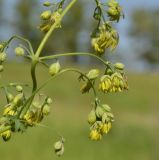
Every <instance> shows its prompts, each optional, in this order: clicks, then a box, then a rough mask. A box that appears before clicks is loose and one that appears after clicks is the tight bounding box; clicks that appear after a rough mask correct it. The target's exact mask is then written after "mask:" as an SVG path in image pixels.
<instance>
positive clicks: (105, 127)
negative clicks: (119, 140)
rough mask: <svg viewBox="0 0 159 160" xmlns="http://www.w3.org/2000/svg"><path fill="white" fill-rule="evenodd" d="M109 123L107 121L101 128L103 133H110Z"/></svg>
mask: <svg viewBox="0 0 159 160" xmlns="http://www.w3.org/2000/svg"><path fill="white" fill-rule="evenodd" d="M108 131H109V130H108V125H107V124H106V123H105V124H103V125H102V128H101V133H102V134H103V133H106V134H107V133H108Z"/></svg>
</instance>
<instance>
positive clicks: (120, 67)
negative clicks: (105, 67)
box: [114, 62, 125, 70]
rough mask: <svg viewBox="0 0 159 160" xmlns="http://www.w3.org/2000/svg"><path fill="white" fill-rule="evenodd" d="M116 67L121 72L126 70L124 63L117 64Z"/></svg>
mask: <svg viewBox="0 0 159 160" xmlns="http://www.w3.org/2000/svg"><path fill="white" fill-rule="evenodd" d="M114 67H115V68H116V69H119V70H123V69H124V68H125V65H124V64H123V63H119V62H118V63H115V65H114Z"/></svg>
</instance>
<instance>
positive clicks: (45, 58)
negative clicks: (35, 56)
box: [40, 52, 110, 66]
mask: <svg viewBox="0 0 159 160" xmlns="http://www.w3.org/2000/svg"><path fill="white" fill-rule="evenodd" d="M78 55H79V56H80V55H81V56H90V57H95V58H96V59H98V60H99V61H101V62H102V63H103V64H104V65H106V66H109V64H110V62H108V61H105V60H103V59H102V58H100V57H99V56H97V55H95V54H92V53H84V52H76V53H62V54H56V55H52V56H45V57H40V60H50V59H56V58H58V57H62V56H78Z"/></svg>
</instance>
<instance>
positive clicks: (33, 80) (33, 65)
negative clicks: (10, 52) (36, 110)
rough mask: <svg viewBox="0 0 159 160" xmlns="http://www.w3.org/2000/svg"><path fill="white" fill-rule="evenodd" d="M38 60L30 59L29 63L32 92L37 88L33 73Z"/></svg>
mask: <svg viewBox="0 0 159 160" xmlns="http://www.w3.org/2000/svg"><path fill="white" fill-rule="evenodd" d="M37 63H38V61H36V60H34V59H33V60H32V64H31V77H32V83H33V88H32V93H33V92H34V91H35V90H36V89H37V80H36V74H35V69H36V65H37Z"/></svg>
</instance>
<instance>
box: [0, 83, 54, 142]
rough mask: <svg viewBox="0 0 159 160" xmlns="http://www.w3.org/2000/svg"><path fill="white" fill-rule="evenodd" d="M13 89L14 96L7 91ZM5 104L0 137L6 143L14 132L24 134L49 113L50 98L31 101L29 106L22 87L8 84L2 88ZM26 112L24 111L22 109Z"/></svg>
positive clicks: (0, 124)
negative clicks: (14, 91) (4, 94)
mask: <svg viewBox="0 0 159 160" xmlns="http://www.w3.org/2000/svg"><path fill="white" fill-rule="evenodd" d="M11 88H15V89H16V92H18V93H17V94H16V95H13V94H12V93H11V92H9V91H8V90H9V89H10V90H11ZM4 89H5V93H6V99H7V104H6V105H5V106H4V110H3V116H2V117H1V118H0V131H1V134H0V136H1V137H2V138H3V140H4V141H8V140H9V139H10V138H11V135H12V133H14V132H24V131H25V130H26V129H27V128H28V127H29V126H30V127H32V126H35V125H37V124H38V123H40V122H41V121H42V120H43V118H44V116H47V115H48V114H49V113H50V104H51V103H52V100H51V98H49V97H47V96H44V98H43V100H41V99H42V98H40V100H38V101H35V100H34V101H33V102H32V103H31V104H30V105H29V104H28V103H26V102H27V101H28V99H29V98H27V97H26V96H25V94H24V92H23V87H22V86H21V85H17V84H13V83H11V84H9V85H8V86H5V87H4ZM27 105H28V110H27V111H25V108H24V107H27Z"/></svg>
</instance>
